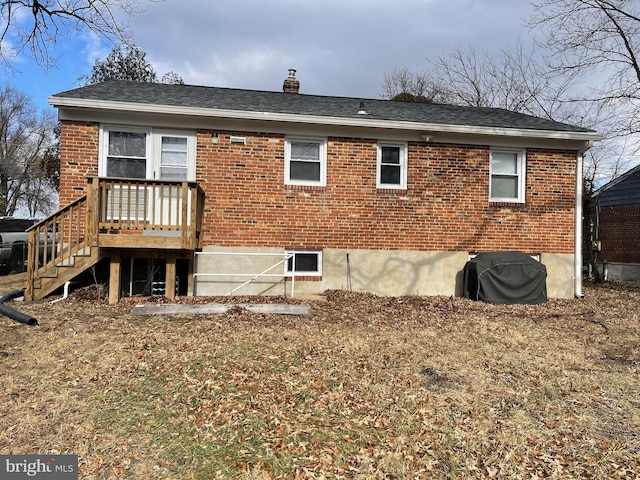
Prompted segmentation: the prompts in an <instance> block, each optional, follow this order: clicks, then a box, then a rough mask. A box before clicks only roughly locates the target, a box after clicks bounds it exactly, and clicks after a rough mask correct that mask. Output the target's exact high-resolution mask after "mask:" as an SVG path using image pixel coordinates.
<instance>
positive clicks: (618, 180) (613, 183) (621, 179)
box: [593, 165, 640, 198]
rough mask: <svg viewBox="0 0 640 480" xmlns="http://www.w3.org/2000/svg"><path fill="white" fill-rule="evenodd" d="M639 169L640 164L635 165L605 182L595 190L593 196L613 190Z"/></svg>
mask: <svg viewBox="0 0 640 480" xmlns="http://www.w3.org/2000/svg"><path fill="white" fill-rule="evenodd" d="M638 170H640V165H637V166H635V167H633V168H632V169H631V170H628V171H626V172H625V173H623V174H622V175H620V176H619V177H617V178H614V179H613V180H611V181H610V182H608V183H605V184H604V185H603V186H601V187H600V188H599V189H597V190H596V191H595V192H593V198H595V197H597V196H598V195H600V194H601V193H604V192H606V191H607V190H611V189H612V188H613V187H615V186H616V185H618V184H620V183H622V182H624V181H625V180H626V179H627V178H629V177H631V176H632V175H634V174H635V173H636V172H638Z"/></svg>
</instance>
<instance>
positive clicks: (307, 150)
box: [291, 141, 320, 162]
mask: <svg viewBox="0 0 640 480" xmlns="http://www.w3.org/2000/svg"><path fill="white" fill-rule="evenodd" d="M291 159H292V160H294V159H295V160H306V161H316V162H317V161H319V160H320V144H319V143H316V142H297V141H296V142H291Z"/></svg>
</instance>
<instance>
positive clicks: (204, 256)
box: [195, 247, 574, 298]
mask: <svg viewBox="0 0 640 480" xmlns="http://www.w3.org/2000/svg"><path fill="white" fill-rule="evenodd" d="M247 253H248V254H250V255H246V254H247ZM283 260H284V249H281V248H249V247H233V248H222V247H207V248H204V249H203V252H202V253H201V254H198V255H197V258H196V267H195V273H196V277H195V295H200V296H219V295H227V294H232V295H291V292H292V288H293V289H294V290H295V295H296V296H298V295H308V294H317V293H321V292H322V291H324V290H352V291H355V292H369V293H374V294H376V295H381V296H402V295H445V296H451V295H455V296H462V291H463V278H462V276H463V273H462V272H463V269H464V266H465V264H466V262H467V260H468V253H467V252H419V251H399V250H347V249H324V250H323V251H322V277H319V278H318V280H308V278H309V277H306V279H305V280H296V281H295V285H293V283H294V282H292V281H291V278H288V277H285V276H284V270H285V268H284V264H283ZM540 260H541V262H542V263H543V264H544V265H545V266H546V268H547V294H548V296H549V297H550V298H573V296H574V282H573V255H559V254H543V255H541V258H540ZM261 272H266V273H267V274H268V275H270V276H264V277H260V278H256V279H255V280H253V281H251V282H250V283H248V284H246V285H244V286H241V285H242V284H243V283H245V282H247V281H248V280H250V279H252V278H254V277H255V276H256V275H257V274H259V273H261ZM211 274H215V275H211Z"/></svg>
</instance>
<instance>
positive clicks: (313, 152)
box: [285, 140, 326, 185]
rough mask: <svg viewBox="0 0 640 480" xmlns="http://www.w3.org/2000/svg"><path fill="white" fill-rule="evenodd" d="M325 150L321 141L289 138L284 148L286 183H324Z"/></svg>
mask: <svg viewBox="0 0 640 480" xmlns="http://www.w3.org/2000/svg"><path fill="white" fill-rule="evenodd" d="M325 152H326V148H325V146H324V142H323V141H314V140H289V141H288V142H287V144H286V148H285V157H286V158H285V162H286V164H285V172H286V177H285V178H286V180H285V181H286V183H291V184H301V185H305V184H306V185H324V183H325V175H326V173H325V172H326V156H325Z"/></svg>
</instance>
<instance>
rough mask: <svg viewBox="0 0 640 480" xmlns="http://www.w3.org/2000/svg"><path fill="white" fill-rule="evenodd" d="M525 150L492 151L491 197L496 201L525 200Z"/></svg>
mask: <svg viewBox="0 0 640 480" xmlns="http://www.w3.org/2000/svg"><path fill="white" fill-rule="evenodd" d="M524 157H525V155H524V152H523V151H504V150H502V151H501V150H492V151H491V166H490V172H491V179H490V186H489V191H490V199H491V200H494V201H508V202H523V201H524V185H525V179H524V172H525V167H524V161H525V160H524Z"/></svg>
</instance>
